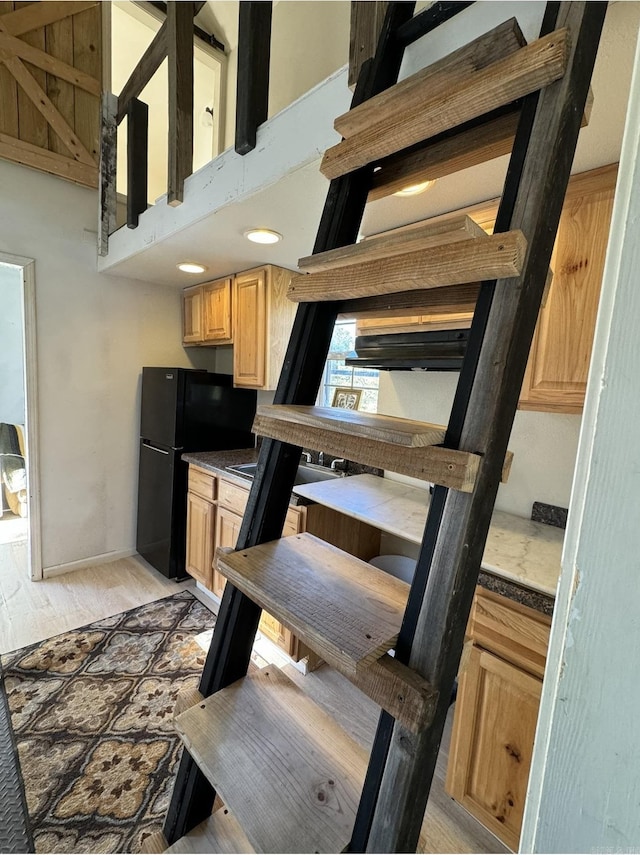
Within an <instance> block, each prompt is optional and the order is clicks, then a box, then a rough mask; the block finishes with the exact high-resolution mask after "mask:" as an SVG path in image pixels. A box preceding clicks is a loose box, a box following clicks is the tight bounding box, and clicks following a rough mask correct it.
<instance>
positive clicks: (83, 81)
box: [0, 18, 101, 98]
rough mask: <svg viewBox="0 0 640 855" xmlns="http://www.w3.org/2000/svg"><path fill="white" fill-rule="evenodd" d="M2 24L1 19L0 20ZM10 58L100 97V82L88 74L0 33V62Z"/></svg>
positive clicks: (19, 40) (20, 40) (21, 41)
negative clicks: (17, 57)
mask: <svg viewBox="0 0 640 855" xmlns="http://www.w3.org/2000/svg"><path fill="white" fill-rule="evenodd" d="M0 23H2V18H0ZM11 56H19V57H20V58H21V59H25V60H27V62H30V63H31V65H35V66H37V67H38V68H41V69H43V70H44V71H46V72H47V73H48V74H53V75H55V77H59V78H60V79H61V80H66V81H67V82H68V83H72V84H73V85H74V86H79V87H80V89H84V90H85V92H90V93H91V94H92V95H95V96H97V97H98V98H99V97H100V91H101V87H100V81H99V80H96V79H95V77H91V75H90V74H85V73H84V72H83V71H80V70H78V69H77V68H74V67H73V66H72V65H68V64H67V63H66V62H63V61H62V60H61V59H56V57H54V56H51V54H48V53H45V52H44V51H42V50H40V49H39V48H37V47H33V46H32V45H29V44H27V42H25V41H23V40H22V39H17V38H15V37H14V36H10V35H8V33H6V32H5V33H3V32H0V60H5V59H8V58H9V57H11Z"/></svg>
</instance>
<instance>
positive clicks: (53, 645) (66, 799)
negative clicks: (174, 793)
mask: <svg viewBox="0 0 640 855" xmlns="http://www.w3.org/2000/svg"><path fill="white" fill-rule="evenodd" d="M213 623H214V616H213V615H212V614H211V612H210V611H209V610H208V609H207V608H205V606H203V605H202V603H200V602H199V601H198V600H196V599H195V597H193V595H192V594H190V593H188V592H187V591H182V592H180V593H177V594H175V595H173V596H171V597H168V598H166V599H164V600H159V601H157V602H154V603H150V604H148V605H146V606H141V607H140V608H137V609H134V610H132V611H129V612H124V613H122V614H119V615H116V616H115V617H111V618H107V619H106V620H101V621H98V622H97V623H92V624H90V625H89V626H86V627H83V628H82V629H78V630H75V631H73V632H66V633H64V634H63V635H58V636H56V637H55V638H51V639H48V640H47V641H44V642H42V643H40V644H35V645H32V646H31V647H25V648H23V649H22V650H16V651H14V652H13V653H9V654H6V655H4V656H3V657H2V666H3V668H4V672H5V689H6V692H7V696H8V701H9V708H10V711H11V723H12V727H13V731H14V733H15V737H16V741H17V744H18V753H19V757H20V765H21V768H22V777H23V779H24V782H25V790H26V797H27V805H28V810H29V817H30V821H31V827H32V831H33V837H34V840H35V846H36V852H78V853H84V852H138V851H139V850H140V845H141V843H142V840H143V839H144V838H145V837H146V836H147V835H148V834H150V833H152V832H153V831H157V830H160V829H161V828H162V824H163V822H164V818H165V814H166V811H167V807H168V803H169V798H170V796H171V788H172V784H173V778H174V775H175V773H176V771H177V763H178V760H179V758H180V744H179V740H178V738H177V737H176V736H175V735H174V731H173V707H174V704H175V700H176V696H177V694H178V692H179V691H180V690H181V689H182V688H183V687H186V686H196V685H197V683H198V679H199V677H200V674H201V673H202V666H203V664H204V656H205V654H204V651H203V650H202V648H200V647H199V646H198V645H197V644H196V643H195V642H194V640H193V637H194V636H195V635H198V634H199V633H201V632H203V631H205V630H207V629H209V628H211V626H212V625H213Z"/></svg>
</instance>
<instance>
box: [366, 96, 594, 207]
mask: <svg viewBox="0 0 640 855" xmlns="http://www.w3.org/2000/svg"><path fill="white" fill-rule="evenodd" d="M592 107H593V90H592V89H589V95H588V96H587V104H586V107H585V111H584V115H583V117H582V127H583V128H585V127H586V126H587V125H588V124H589V117H590V115H591V108H592ZM519 121H520V108H519V107H518V106H516V105H514V106H513V108H512V109H511V110H510V111H509V112H506V113H504V114H503V115H500V116H496V117H494V118H490V119H487V120H486V121H483V122H482V124H476V125H475V126H474V127H471V128H466V129H464V130H463V129H460V131H459V132H458V133H453V134H448V135H447V136H446V137H445V138H444V139H438V140H433V141H431V142H428V143H426V144H425V145H424V146H420V147H419V149H418V150H413V149H412V150H410V151H408V152H406V151H405V152H399V153H398V154H394V155H391V156H390V157H388V158H385V160H383V161H382V162H381V164H380V169H378V170H376V171H375V172H374V173H373V178H372V183H371V190H370V191H369V196H368V197H367V198H368V201H369V202H375V201H376V200H377V199H383V198H384V197H385V196H390V195H391V194H392V193H397V191H398V190H402V189H403V188H404V187H409V186H411V185H413V184H419V183H421V182H422V181H435V180H437V179H438V178H445V177H446V176H447V175H452V174H453V173H454V172H460V171H461V170H463V169H469V168H470V167H472V166H478V165H479V164H482V163H486V162H487V161H488V160H493V159H494V158H496V157H501V156H502V155H505V154H509V153H510V152H511V149H512V148H513V140H514V138H515V135H516V129H517V127H518V122H519Z"/></svg>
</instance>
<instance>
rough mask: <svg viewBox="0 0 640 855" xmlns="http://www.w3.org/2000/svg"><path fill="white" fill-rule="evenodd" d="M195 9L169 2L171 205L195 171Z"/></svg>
mask: <svg viewBox="0 0 640 855" xmlns="http://www.w3.org/2000/svg"><path fill="white" fill-rule="evenodd" d="M241 5H242V4H241ZM193 12H194V6H193V3H181V2H176V0H172V2H169V3H168V4H167V28H168V59H169V170H168V173H169V174H168V184H167V202H168V204H169V205H180V204H182V201H183V196H184V180H185V178H187V177H188V176H189V175H191V173H192V171H193Z"/></svg>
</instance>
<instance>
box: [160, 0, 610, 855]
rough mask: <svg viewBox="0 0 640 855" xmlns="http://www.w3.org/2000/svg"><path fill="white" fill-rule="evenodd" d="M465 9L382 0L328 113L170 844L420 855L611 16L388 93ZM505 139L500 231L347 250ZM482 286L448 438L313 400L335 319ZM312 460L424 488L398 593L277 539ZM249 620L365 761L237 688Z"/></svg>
mask: <svg viewBox="0 0 640 855" xmlns="http://www.w3.org/2000/svg"><path fill="white" fill-rule="evenodd" d="M468 5H470V4H468V3H460V4H455V3H437V4H435V5H434V6H432V7H430V8H429V9H427V10H426V11H425V12H423V13H421V15H419V16H416V17H415V18H412V17H411V16H412V14H413V4H412V3H391V4H389V9H388V12H387V16H386V19H385V22H384V25H383V29H382V33H381V36H380V42H379V45H378V50H377V53H376V56H375V58H374V59H373V60H372V61H370V62H369V63H367V64H366V65H365V66H364V67H363V71H362V73H361V75H360V78H359V80H358V84H357V87H356V91H355V94H354V98H353V105H352V109H351V110H350V111H349V112H348V113H346V114H345V115H344V116H340V117H339V118H338V119H337V120H336V123H335V126H336V128H337V129H338V130H339V131H340V133H341V134H342V136H343V137H344V139H343V141H342V142H340V143H338V144H337V145H336V146H334V147H333V148H331V149H329V151H327V152H326V154H325V157H324V160H323V163H322V171H323V172H324V173H325V175H327V176H328V177H329V178H330V179H331V184H330V187H329V191H328V196H327V201H326V204H325V208H324V213H323V215H322V219H321V223H320V227H319V231H318V235H317V239H316V243H315V248H314V254H313V255H312V256H310V257H309V258H306V259H302V260H301V262H300V267H301V273H300V274H299V275H298V276H296V277H294V280H293V282H292V284H291V288H290V297H291V298H292V299H293V300H296V301H298V303H299V307H298V311H297V316H296V320H295V323H294V327H293V331H292V335H291V340H290V343H289V348H288V352H287V356H286V359H285V363H284V367H283V371H282V375H281V377H280V382H279V385H278V389H277V392H276V395H275V400H274V405H273V406H269V407H261V408H259V411H258V415H257V418H256V423H255V429H256V432H257V433H258V434H261V435H262V436H263V437H265V439H264V441H263V444H262V448H261V452H260V458H259V463H258V470H257V474H256V478H255V480H254V482H253V486H252V489H251V493H250V496H249V503H248V506H247V510H246V513H245V515H244V519H243V523H242V528H241V531H240V535H239V539H238V543H237V547H236V550H235V551H232V552H228V553H223V554H219V556H218V560H219V565H218V566H219V569H220V570H221V571H222V572H223V573H224V574H225V575H226V576H227V578H228V580H229V582H228V583H227V585H226V588H225V592H224V596H223V599H222V604H221V607H220V613H219V615H218V619H217V622H216V626H215V631H214V636H213V641H212V644H211V648H210V651H209V654H208V656H207V660H206V665H205V668H204V673H203V676H202V680H201V683H200V693H201V694H200V695H196V696H195V698H194V700H196V701H198V702H197V703H195V704H194V705H193V706H191V708H189V709H187V710H186V711H185V712H183V713H182V714H181V715H180V716H178V718H177V727H178V731H179V733H180V735H181V737H182V739H183V741H184V744H185V750H184V751H183V756H182V760H181V764H180V769H179V772H178V777H177V780H176V784H175V788H174V791H173V797H172V801H171V805H170V808H169V811H168V815H167V819H166V823H165V827H164V835H165V838H166V842H167V843H168V844H175V845H172V847H171V851H176V852H177V851H180V852H187V851H208V852H212V851H216V852H247V851H256V852H340V851H345V850H347V851H353V852H365V851H373V852H407V851H415V848H416V844H417V841H418V835H419V831H420V827H421V824H422V821H423V815H424V811H425V806H426V802H427V798H428V794H429V788H430V784H431V779H432V776H433V772H434V768H435V763H436V757H437V754H438V749H439V744H440V739H441V735H442V730H443V726H444V721H445V717H446V714H447V709H448V706H449V699H450V695H451V691H452V687H453V684H454V679H455V676H456V672H457V669H458V664H459V660H460V655H461V651H462V645H463V640H464V632H465V627H466V624H467V619H468V615H469V611H470V608H471V602H472V597H473V593H474V589H475V586H476V582H477V576H478V572H479V568H480V562H481V558H482V553H483V549H484V545H485V540H486V536H487V532H488V528H489V522H490V518H491V514H492V511H493V506H494V501H495V496H496V492H497V488H498V484H499V482H500V477H501V472H502V469H503V466H504V462H505V455H506V452H507V441H508V438H509V435H510V432H511V426H512V422H513V418H514V415H515V411H516V405H517V401H518V394H519V391H520V387H521V384H522V379H523V375H524V371H525V365H526V361H527V356H528V352H529V348H530V344H531V339H532V336H533V331H534V326H535V323H536V319H537V315H538V309H539V306H540V303H541V299H542V296H543V291H544V287H545V281H546V279H547V273H548V268H549V261H550V258H551V251H552V247H553V242H554V238H555V233H556V229H557V226H558V222H559V218H560V212H561V208H562V203H563V199H564V194H565V190H566V186H567V182H568V179H569V171H570V167H571V163H572V160H573V155H574V151H575V147H576V143H577V138H578V132H579V129H580V125H581V121H582V117H583V112H584V109H585V104H586V101H587V95H588V90H589V83H590V78H591V73H592V69H593V64H594V61H595V56H596V51H597V47H598V42H599V38H600V32H601V29H602V25H603V21H604V15H605V10H606V3H599V2H564V3H548V4H547V7H546V11H545V16H544V20H543V24H542V30H541V33H540V37H539V39H537V40H536V41H534V42H532V43H531V44H528V45H527V44H526V43H525V40H524V38H523V37H522V33H521V32H520V30H519V28H518V26H517V24H516V23H515V21H513V20H511V21H508V22H506V23H505V24H502V25H500V26H499V27H497V28H495V29H494V30H492V31H491V32H489V33H487V34H485V35H483V36H481V37H479V38H477V39H476V40H475V41H474V42H472V43H471V44H469V45H467V46H465V47H464V48H461V49H460V50H457V51H455V52H454V53H453V54H451V55H449V56H448V57H445V58H444V59H441V60H439V61H438V62H436V63H435V64H433V65H432V66H430V67H428V68H426V69H424V70H422V71H420V72H418V73H417V74H414V75H413V76H412V77H409V78H408V79H406V80H403V81H402V82H400V83H396V81H397V78H398V73H399V68H400V62H401V59H402V55H403V51H404V46H405V45H406V43H408V41H410V40H411V38H412V37H413V36H411V33H413V34H414V36H415V33H416V32H418V35H421V34H423V33H424V32H426V31H428V30H430V29H434V28H435V27H436V26H438V25H439V24H440V23H442V22H443V21H444V20H446V19H448V18H451V17H452V16H453V15H456V14H457V13H458V12H460V11H462V10H464V9H465V7H467V6H468ZM463 17H464V16H463ZM450 26H451V25H450ZM507 144H508V145H509V146H512V154H511V159H510V163H509V168H508V172H507V177H506V181H505V186H504V192H503V196H502V199H501V203H500V207H499V211H498V215H497V220H496V225H495V233H494V235H493V236H488V235H486V234H485V233H484V232H481V230H479V229H478V228H477V227H476V226H475V224H473V223H472V222H471V221H469V220H468V219H467V218H464V217H460V216H455V217H449V218H443V219H442V220H441V221H440V222H439V224H438V225H436V226H435V227H434V226H426V227H425V226H416V227H414V228H409V229H405V230H403V231H401V232H398V233H397V234H395V235H392V236H387V237H381V238H378V239H374V240H368V241H365V242H361V243H359V244H357V245H356V244H355V241H356V237H357V233H358V227H359V225H360V222H361V217H362V214H363V211H364V207H365V204H366V202H367V198H368V196H369V194H370V192H372V187H374V185H375V189H374V192H375V193H378V194H379V193H380V188H381V187H383V186H384V183H385V181H388V182H389V184H393V182H394V181H395V182H397V181H398V180H401V179H402V176H403V175H404V176H405V177H406V176H407V175H408V174H410V173H411V170H414V172H416V174H417V173H418V172H419V171H420V169H426V171H427V173H428V167H429V164H430V163H432V164H435V166H434V169H435V170H436V171H438V174H447V170H449V171H453V170H455V169H456V168H460V167H461V166H468V165H470V164H471V163H479V162H482V161H483V160H486V159H489V158H490V157H492V156H495V155H496V153H499V154H502V153H504V150H505V145H507ZM376 167H380V169H376V171H375V177H374V168H376ZM478 282H479V283H481V284H480V287H479V292H478V298H477V304H476V309H475V314H474V318H473V323H472V327H471V331H470V339H469V345H468V349H467V353H466V356H465V358H464V364H463V367H462V370H461V373H460V379H459V382H458V386H457V391H456V394H455V398H454V402H453V407H452V411H451V417H450V420H449V424H448V426H446V427H441V426H438V425H432V424H426V423H420V422H414V421H409V420H405V419H398V418H390V417H388V416H384V415H371V414H365V413H358V412H355V413H350V412H348V411H344V410H333V409H330V408H327V409H323V408H318V407H315V406H314V401H315V398H316V394H317V390H318V388H319V385H320V381H321V377H322V372H323V367H324V363H325V360H326V357H327V353H328V349H329V343H330V340H331V335H332V331H333V326H334V322H335V320H336V316H337V314H338V313H339V312H343V311H353V310H358V309H359V310H365V309H371V308H376V307H377V308H379V307H382V306H385V307H394V308H410V307H413V306H417V305H425V303H427V302H428V300H429V296H428V291H429V290H431V289H439V288H449V289H456V288H459V287H462V288H463V289H467V291H466V292H465V293H468V288H469V284H468V283H478ZM303 446H307V447H311V448H316V449H322V450H324V451H327V452H331V453H333V454H336V455H338V456H341V457H343V456H344V457H348V458H349V459H351V460H354V461H358V462H364V463H369V464H372V465H375V466H380V467H382V468H385V469H389V470H393V471H396V472H401V473H404V474H407V475H413V476H415V477H418V478H422V479H425V480H430V481H434V482H435V483H436V485H437V486H436V488H435V490H434V493H433V496H432V499H431V503H430V509H429V513H428V519H427V523H426V528H425V533H424V538H423V541H422V546H421V550H420V555H419V559H418V562H417V569H416V573H415V577H414V580H413V582H412V584H411V586H408V585H406V584H405V583H403V582H401V581H399V580H397V579H395V578H393V577H391V576H389V575H387V574H385V573H384V572H382V571H380V570H377V569H376V568H374V567H372V566H370V565H368V564H366V563H364V562H362V561H360V560H358V559H356V558H354V557H352V556H350V555H348V554H346V553H344V552H342V551H340V550H339V549H337V548H335V547H333V546H331V545H329V544H327V543H324V542H323V541H321V540H318V539H317V538H315V537H313V536H312V535H309V534H301V535H295V536H291V537H288V538H283V539H280V535H281V532H282V527H283V523H284V519H285V514H286V511H287V506H288V502H289V497H290V494H291V489H292V486H293V481H294V475H295V472H296V468H297V466H298V463H299V460H300V452H301V448H302V447H303ZM262 608H264V609H266V610H267V611H268V612H269V613H270V614H272V615H274V616H275V617H276V618H277V619H278V620H280V621H282V623H284V624H285V625H286V626H287V627H288V628H289V629H291V630H292V631H293V632H295V634H296V635H297V636H299V637H300V638H301V640H302V641H303V642H304V643H305V644H306V645H308V646H309V647H310V648H311V649H312V650H314V651H315V652H316V653H318V654H319V655H320V656H321V657H322V658H323V659H324V660H325V661H326V662H328V663H329V664H330V665H332V666H333V667H335V668H337V669H338V670H339V671H341V672H342V673H343V674H345V675H346V676H347V677H348V678H349V679H350V680H352V681H353V682H354V683H355V685H356V686H358V687H359V688H360V689H361V690H362V691H363V692H365V693H366V694H367V695H369V696H370V697H371V698H373V699H374V700H375V701H376V702H377V703H378V704H379V705H380V707H381V708H382V712H381V715H380V719H379V724H378V728H377V733H376V736H375V741H374V744H373V749H372V752H371V755H370V757H369V758H367V756H365V753H364V752H363V751H362V749H361V748H360V747H359V746H358V745H356V744H355V743H354V742H353V740H352V739H350V738H349V737H348V736H347V735H346V734H345V733H344V732H343V731H342V730H341V729H340V728H339V727H338V725H337V724H336V723H335V722H334V721H333V720H332V719H331V718H330V717H329V716H328V715H327V714H325V713H324V712H323V711H321V710H320V709H319V708H318V707H317V706H316V705H315V704H314V703H313V702H312V701H310V700H309V699H308V698H307V697H306V696H305V695H304V694H303V693H302V692H301V691H300V690H299V689H297V688H296V687H295V686H294V685H293V684H292V683H291V682H290V681H289V680H288V678H287V677H286V676H284V675H283V674H282V673H281V672H279V671H278V669H277V668H275V667H269V668H266V669H264V670H263V671H260V672H259V673H257V674H255V675H251V676H246V675H247V670H248V666H249V660H250V655H251V648H252V644H253V641H254V636H255V633H256V629H257V626H258V621H259V617H260V611H261V609H262ZM392 648H393V649H395V656H390V655H389V652H388V651H389V650H391V649H392ZM217 792H219V793H220V796H221V798H222V799H223V800H224V804H225V807H224V808H223V809H220V810H217V811H216V812H215V813H214V814H213V815H211V811H212V806H213V804H214V799H215V796H216V793H217ZM196 827H198V828H197V830H196V831H195V832H192V830H193V829H196ZM190 833H191V834H190ZM185 835H186V836H185ZM176 841H177V842H176ZM198 841H199V842H198ZM198 847H200V848H198Z"/></svg>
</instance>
